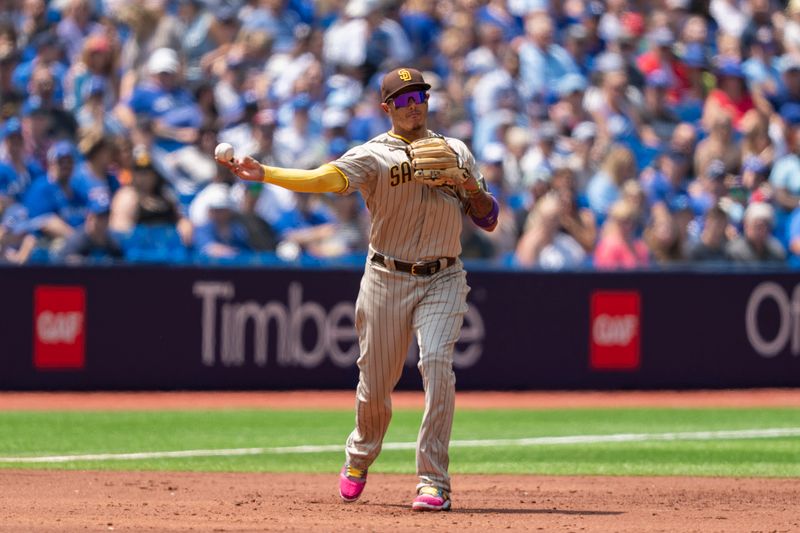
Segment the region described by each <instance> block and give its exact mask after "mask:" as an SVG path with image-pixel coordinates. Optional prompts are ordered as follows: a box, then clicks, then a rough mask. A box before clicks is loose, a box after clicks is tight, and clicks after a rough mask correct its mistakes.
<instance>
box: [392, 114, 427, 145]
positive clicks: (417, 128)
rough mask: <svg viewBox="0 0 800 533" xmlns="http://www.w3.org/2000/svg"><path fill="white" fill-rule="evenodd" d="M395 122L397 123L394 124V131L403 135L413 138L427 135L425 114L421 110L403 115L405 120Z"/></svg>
mask: <svg viewBox="0 0 800 533" xmlns="http://www.w3.org/2000/svg"><path fill="white" fill-rule="evenodd" d="M397 122H399V124H394V131H395V133H397V134H399V135H402V136H403V137H406V138H408V139H410V140H414V139H419V138H422V137H427V136H428V128H427V126H426V116H425V113H424V112H422V111H418V112H417V114H416V115H415V116H412V117H405V120H402V121H397Z"/></svg>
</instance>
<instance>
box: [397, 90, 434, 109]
mask: <svg viewBox="0 0 800 533" xmlns="http://www.w3.org/2000/svg"><path fill="white" fill-rule="evenodd" d="M392 100H393V101H394V107H395V108H396V109H400V108H401V107H408V106H409V105H410V104H411V102H412V101H413V102H414V103H415V104H417V105H419V104H423V103H425V102H427V101H428V95H427V94H426V93H425V91H411V92H408V93H403V94H400V95H397V96H395V97H394V98H392Z"/></svg>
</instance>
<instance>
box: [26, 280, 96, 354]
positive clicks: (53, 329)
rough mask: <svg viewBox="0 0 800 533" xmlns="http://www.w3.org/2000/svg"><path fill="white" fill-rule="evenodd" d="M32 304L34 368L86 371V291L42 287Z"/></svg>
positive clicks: (36, 290)
mask: <svg viewBox="0 0 800 533" xmlns="http://www.w3.org/2000/svg"><path fill="white" fill-rule="evenodd" d="M33 300H34V303H33V325H34V327H33V337H34V339H33V364H34V366H35V367H36V368H39V369H62V368H83V366H84V364H85V342H84V337H85V329H86V328H85V324H84V321H85V316H86V291H85V290H84V288H83V287H61V286H59V287H55V286H39V287H36V289H35V291H34V295H33Z"/></svg>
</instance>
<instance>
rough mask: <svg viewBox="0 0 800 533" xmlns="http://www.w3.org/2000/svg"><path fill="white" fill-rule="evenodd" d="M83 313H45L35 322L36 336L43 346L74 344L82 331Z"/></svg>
mask: <svg viewBox="0 0 800 533" xmlns="http://www.w3.org/2000/svg"><path fill="white" fill-rule="evenodd" d="M82 326H83V313H79V312H78V311H69V312H66V313H53V312H52V311H45V312H44V313H42V314H41V315H39V318H38V319H37V320H36V335H38V337H39V340H40V341H42V343H44V344H58V343H59V342H61V343H66V344H74V343H75V339H77V338H78V335H79V334H80V333H81V331H82V329H81V328H82Z"/></svg>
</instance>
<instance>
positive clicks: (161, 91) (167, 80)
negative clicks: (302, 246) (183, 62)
mask: <svg viewBox="0 0 800 533" xmlns="http://www.w3.org/2000/svg"><path fill="white" fill-rule="evenodd" d="M129 42H130V41H129ZM180 68H181V66H180V60H179V59H178V54H177V52H176V51H175V50H173V49H171V48H159V49H157V50H155V51H154V52H153V53H152V55H150V57H149V58H148V60H147V72H148V74H149V78H148V79H147V80H146V81H144V82H142V83H140V84H137V85H136V87H134V89H133V94H132V95H131V97H130V100H129V101H128V103H127V107H121V108H119V109H120V110H121V116H120V118H121V119H122V121H123V124H124V125H125V126H126V127H128V128H132V127H133V126H134V124H135V122H136V119H137V117H138V118H145V119H149V120H152V124H153V133H154V134H155V144H156V146H157V147H158V148H159V149H160V150H163V151H164V152H173V151H175V150H177V149H178V148H181V147H183V146H186V145H187V144H191V143H192V142H194V141H196V140H197V135H198V129H199V128H200V126H201V123H200V120H201V119H202V114H201V113H200V109H199V108H198V107H197V104H196V103H195V101H194V98H193V97H192V95H191V94H190V93H189V92H188V91H187V90H186V89H184V88H183V86H182V85H181V84H180Z"/></svg>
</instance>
